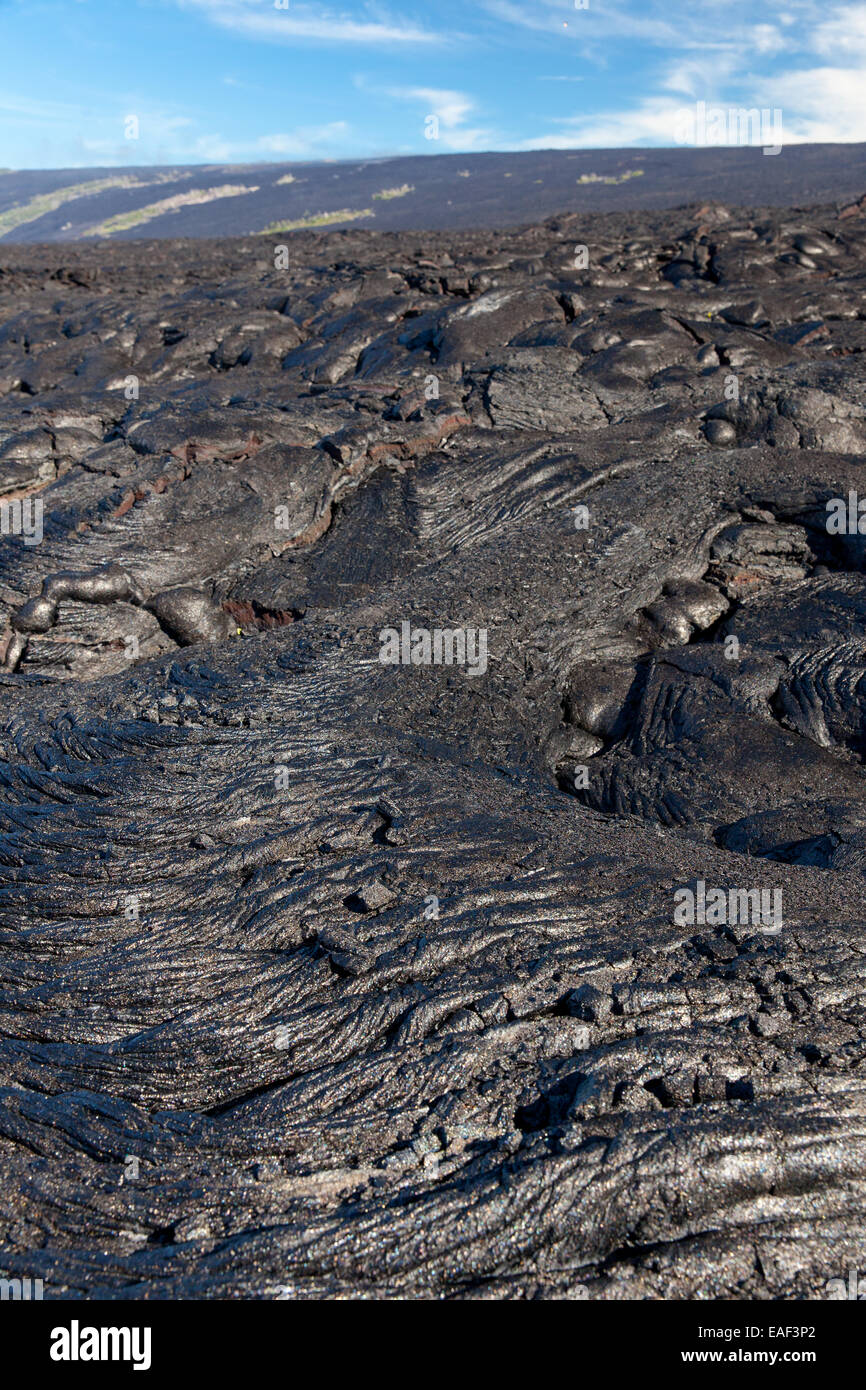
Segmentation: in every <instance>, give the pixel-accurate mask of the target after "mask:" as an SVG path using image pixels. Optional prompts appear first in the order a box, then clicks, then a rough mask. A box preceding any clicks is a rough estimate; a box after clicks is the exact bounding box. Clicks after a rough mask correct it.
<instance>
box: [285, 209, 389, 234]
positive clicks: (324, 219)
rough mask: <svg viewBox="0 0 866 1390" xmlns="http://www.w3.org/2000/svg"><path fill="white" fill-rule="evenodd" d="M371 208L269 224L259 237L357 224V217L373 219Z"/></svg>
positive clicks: (312, 215)
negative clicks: (305, 229) (274, 233)
mask: <svg viewBox="0 0 866 1390" xmlns="http://www.w3.org/2000/svg"><path fill="white" fill-rule="evenodd" d="M375 216H376V214H375V212H374V211H373V209H372V208H358V209H357V210H356V209H353V208H341V210H340V211H339V212H315V213H312V214H309V215H308V216H307V217H297V218H295V219H294V221H292V222H271V223H270V225H269V226H267V227H263V228H262V230H261V231H260V232H259V236H270V235H271V233H273V232H299V231H302V230H303V229H304V228H305V227H330V226H331V225H332V223H334V222H357V221H358V218H359V217H375Z"/></svg>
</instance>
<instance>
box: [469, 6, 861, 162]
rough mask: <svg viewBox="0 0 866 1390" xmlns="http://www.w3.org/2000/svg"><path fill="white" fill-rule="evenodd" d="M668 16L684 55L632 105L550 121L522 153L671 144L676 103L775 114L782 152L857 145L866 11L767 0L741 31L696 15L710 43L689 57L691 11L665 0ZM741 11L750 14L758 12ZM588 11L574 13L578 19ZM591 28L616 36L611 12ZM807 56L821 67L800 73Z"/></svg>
mask: <svg viewBox="0 0 866 1390" xmlns="http://www.w3.org/2000/svg"><path fill="white" fill-rule="evenodd" d="M714 3H715V0H712V4H711V5H710V6H709V8H710V9H712V7H713V4H714ZM542 6H543V9H544V10H554V9H555V10H557V11H558V10H559V8H560V6H559V4H558V2H557V0H542ZM738 7H739V9H740V12H741V13H744V12H745V9H746V7H744V6H743V5H741V4H740V3H739V0H734V8H735V9H736V8H738ZM488 8H492V9H494V10H495V11H496V12H497V13H500V14H501V15H502V16H503V17H504V16H505V15H506V14H507V15H508V17H509V19H511V20H512V22H514V23H521V22H524V20H523V19H522V18H521V15H520V13H519V12H517V13H514V14H512V11H513V10H514V11H516V10H517V7H515V6H513V5H512V4H511V0H488ZM653 8H654V6H653V5H651V6H650V9H653ZM666 8H667V9H668V12H669V14H670V16H671V20H672V22H674V23H675V24H676V26H677V29H678V38H677V39H676V40H675V41H674V42H672V43H671V44H670V47H669V50H668V52H675V51H676V50H677V49H680V50H681V51H682V53H681V56H678V57H674V58H673V59H671V60H669V61H668V62H667V63H665V64H663V65H662V66H661V68H659V69H657V70H656V74H655V78H654V79H653V78H652V77H651V78H650V80H649V81H648V82H647V83H646V90H645V91H644V93H643V94H642V96H641V98H640V100H639V101H636V102H635V103H634V104H633V105H630V106H625V107H621V108H618V109H612V110H602V111H598V110H596V111H594V112H592V113H591V114H584V113H582V112H581V113H579V114H578V113H575V114H574V115H573V116H563V117H560V118H557V119H554V120H552V121H551V122H550V127H551V128H550V129H548V130H547V131H544V132H542V133H540V134H539V135H537V136H533V137H531V138H529V139H524V140H523V141H522V142H521V144H520V148H521V149H568V148H570V147H577V148H585V149H597V148H604V147H610V146H614V147H623V146H640V145H674V144H676V143H678V136H677V132H678V131H679V130H681V128H682V115H683V109H684V105H685V103H684V100H683V99H684V98H685V99H688V100H689V101H691V102H695V101H700V100H703V101H707V102H710V103H716V104H718V105H721V106H724V107H729V106H730V107H746V108H753V107H757V108H759V109H760V108H766V107H770V108H779V109H781V111H782V113H783V115H782V121H783V129H784V136H785V140H786V142H787V143H790V144H796V143H799V142H801V141H831V142H832V141H851V140H862V139H863V138H864V135H866V4H854V5H843V6H837V7H835V8H834V9H833V10H831V11H830V12H829V13H828V12H827V11H826V10H823V9H820V8H818V7H817V6H816V5H813V4H812V3H811V0H788V3H787V4H784V3H782V0H780V2H779V3H778V4H776V3H774V0H765V3H764V5H763V7H762V9H761V17H760V22H758V23H750V22H746V23H744V25H743V26H742V27H739V26H736V25H734V24H732V23H731V22H730V16H728V19H727V20H726V18H725V13H723V12H722V11H721V10H720V11H719V14H718V24H716V25H714V24H713V23H712V22H710V23H709V24H708V16H707V14H706V11H704V12H703V13H702V15H701V16H700V18H701V23H702V24H703V25H704V26H705V27H706V28H707V29H708V30H709V42H708V43H707V42H705V43H704V44H703V45H702V46H701V47H702V49H703V51H702V52H700V53H696V52H694V51H693V49H694V47H696V46H697V45H696V44H695V38H696V35H695V33H694V32H693V25H694V20H695V13H694V9H693V7H692V6H691V5H680V6H678V5H677V4H676V0H671V3H670V4H669V5H667V6H666ZM748 9H749V12H750V13H753V12H756V11H757V6H756V5H752V6H749V7H748ZM792 11H793V12H794V13H792ZM588 13H589V12H586V11H578V12H577V14H578V17H579V18H580V17H582V16H583V15H585V14H588ZM536 18H537V16H536ZM681 21H682V23H681ZM795 21H796V23H795ZM647 23H648V26H649V27H648V29H647V35H650V34H651V35H652V41H653V42H660V41H661V34H662V32H663V31H662V29H661V28H658V29H657V28H656V25H657V23H661V21H656V20H654V19H653V18H652V16H650V17H649V19H648V21H647ZM599 24H600V25H601V26H602V27H604V26H607V27H608V29H609V30H610V32H614V31H615V30H616V29H617V28H618V25H619V16H618V14H617V12H616V11H615V10H613V11H608V10H606V11H605V12H604V14H603V15H602V16H601V18H600V20H599ZM782 53H784V54H785V55H786V56H787V59H788V61H787V64H786V68H785V70H784V71H780V69H779V65H778V62H777V61H774V60H777V59H778V57H779V55H780V54H782ZM815 54H818V55H820V56H821V57H823V58H825V59H828V60H829V61H827V62H826V63H825V64H824V65H822V66H821V67H810V66H808V63H809V60H810V59H813V58H814V55H815Z"/></svg>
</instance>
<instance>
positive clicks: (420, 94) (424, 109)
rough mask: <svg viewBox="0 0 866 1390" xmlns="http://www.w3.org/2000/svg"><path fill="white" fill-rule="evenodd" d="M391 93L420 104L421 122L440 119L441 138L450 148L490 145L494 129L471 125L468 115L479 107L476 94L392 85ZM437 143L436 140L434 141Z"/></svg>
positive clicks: (397, 97)
mask: <svg viewBox="0 0 866 1390" xmlns="http://www.w3.org/2000/svg"><path fill="white" fill-rule="evenodd" d="M386 95H387V96H389V97H393V98H394V99H395V100H397V101H411V102H414V103H415V104H416V105H417V106H418V108H419V116H420V122H421V123H423V122H424V121H426V119H427V117H428V116H435V117H436V118H437V120H438V123H439V134H438V137H437V138H438V140H439V141H441V143H442V144H443V145H445V147H446V148H447V149H449V150H478V149H485V148H487V149H489V148H490V146H491V144H492V143H493V140H494V136H493V132H492V131H490V130H488V129H486V128H483V127H481V126H467V125H466V120H467V117H469V116H471V115H472V114H473V112H474V111H475V110H476V104H475V102H474V101H473V99H472V97H469V96H466V95H465V93H463V92H453V91H449V90H447V89H444V88H441V87H391V88H389V89H388V91H387V93H386ZM434 143H435V142H434Z"/></svg>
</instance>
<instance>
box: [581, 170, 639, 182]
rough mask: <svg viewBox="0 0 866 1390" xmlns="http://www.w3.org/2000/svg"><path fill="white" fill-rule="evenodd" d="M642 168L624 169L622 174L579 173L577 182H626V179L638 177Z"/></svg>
mask: <svg viewBox="0 0 866 1390" xmlns="http://www.w3.org/2000/svg"><path fill="white" fill-rule="evenodd" d="M642 175H643V169H626V171H625V173H624V174H581V176H580V178H579V179H578V183H626V182H627V180H628V179H639V178H641V177H642Z"/></svg>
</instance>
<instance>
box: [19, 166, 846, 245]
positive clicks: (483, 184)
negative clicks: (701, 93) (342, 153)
mask: <svg viewBox="0 0 866 1390" xmlns="http://www.w3.org/2000/svg"><path fill="white" fill-rule="evenodd" d="M864 189H866V143H861V144H851V145H789V146H787V147H785V148H784V149H783V150H782V151H781V152H780V153H779V154H777V155H770V156H767V155H764V154H763V152H762V150H761V149H760V148H753V147H739V148H736V147H735V148H719V147H712V148H703V149H633V150H622V149H617V150H533V151H529V152H520V153H505V154H499V153H497V154H445V155H413V156H406V157H402V156H401V157H396V158H391V159H371V160H351V161H344V162H340V163H337V162H334V161H327V162H321V163H279V164H234V165H232V164H209V165H186V166H180V165H177V166H172V165H161V166H159V167H153V166H150V167H126V168H113V169H98V168H94V169H50V170H29V171H27V170H25V171H20V170H19V171H11V172H6V173H0V242H12V241H19V242H20V241H25V242H39V241H46V242H54V241H75V240H80V239H82V238H87V239H90V238H98V237H110V239H111V240H130V239H140V238H142V237H213V236H244V235H247V234H251V233H266V234H267V235H268V236H273V235H275V234H279V232H280V231H281V230H283V231H285V233H286V235H289V234H290V233H291V232H292V231H294V230H298V229H302V228H307V227H316V226H332V227H339V226H340V225H341V224H343V223H345V225H346V226H350V225H354V224H356V223H358V222H359V221H361V222H362V224H363V225H364V226H367V227H369V228H372V229H375V230H379V231H406V230H411V229H413V228H418V229H421V228H427V229H430V230H436V229H440V230H444V229H448V228H452V227H453V228H470V227H506V226H515V225H518V224H520V223H525V222H531V221H537V220H538V219H539V218H544V217H550V216H553V215H554V214H556V213H560V212H581V211H586V212H605V211H624V210H626V209H634V210H639V209H641V208H647V209H649V208H656V209H659V208H667V207H679V206H682V205H683V204H686V203H694V202H708V201H713V202H722V203H730V204H736V205H739V206H753V207H754V206H761V207H773V206H775V207H779V206H791V205H797V204H799V205H801V206H806V205H813V204H816V203H826V202H833V201H838V202H840V203H842V202H849V201H850V200H851V199H853V198H856V197H858V196H859V195H860V194H862V193H863V191H864Z"/></svg>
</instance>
